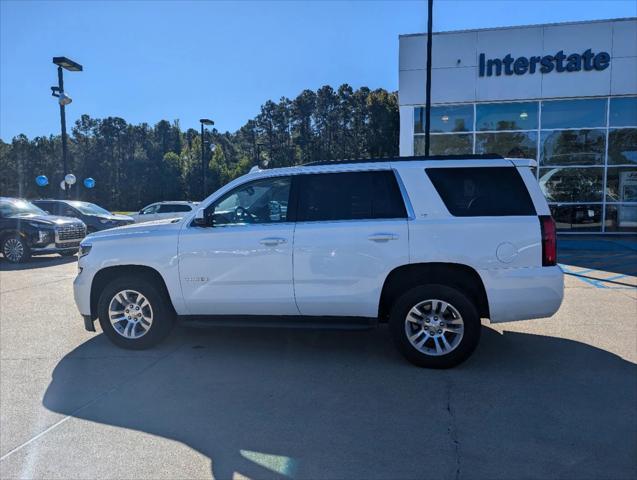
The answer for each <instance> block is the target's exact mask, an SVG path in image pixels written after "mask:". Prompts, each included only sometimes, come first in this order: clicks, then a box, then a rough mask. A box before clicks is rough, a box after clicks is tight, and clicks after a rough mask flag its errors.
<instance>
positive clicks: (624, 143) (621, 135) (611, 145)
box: [608, 128, 637, 165]
mask: <svg viewBox="0 0 637 480" xmlns="http://www.w3.org/2000/svg"><path fill="white" fill-rule="evenodd" d="M608 163H611V164H613V165H630V164H632V163H637V128H620V129H611V130H610V132H609V133H608Z"/></svg>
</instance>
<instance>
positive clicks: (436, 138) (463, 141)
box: [414, 134, 473, 155]
mask: <svg viewBox="0 0 637 480" xmlns="http://www.w3.org/2000/svg"><path fill="white" fill-rule="evenodd" d="M472 144H473V135H472V134H468V135H467V134H460V135H432V136H431V147H430V153H431V155H466V154H471V153H472V150H473V148H472ZM424 154H425V137H424V136H423V135H418V136H416V137H414V155H424Z"/></svg>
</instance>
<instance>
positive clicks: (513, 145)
mask: <svg viewBox="0 0 637 480" xmlns="http://www.w3.org/2000/svg"><path fill="white" fill-rule="evenodd" d="M476 153H496V154H498V155H502V156H503V157H509V158H532V159H535V158H536V156H537V133H535V132H519V133H509V132H506V133H505V132H502V133H478V134H477V135H476Z"/></svg>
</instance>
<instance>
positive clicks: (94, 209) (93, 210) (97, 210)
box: [69, 202, 111, 215]
mask: <svg viewBox="0 0 637 480" xmlns="http://www.w3.org/2000/svg"><path fill="white" fill-rule="evenodd" d="M69 205H71V206H72V207H75V208H77V209H78V210H79V211H80V212H81V213H83V214H84V215H111V212H109V211H108V210H105V209H103V208H102V207H100V206H98V205H95V204H94V203H88V202H69Z"/></svg>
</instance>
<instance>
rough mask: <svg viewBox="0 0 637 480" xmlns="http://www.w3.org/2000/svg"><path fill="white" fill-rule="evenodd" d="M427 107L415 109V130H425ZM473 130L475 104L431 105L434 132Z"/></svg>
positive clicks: (422, 131) (419, 131)
mask: <svg viewBox="0 0 637 480" xmlns="http://www.w3.org/2000/svg"><path fill="white" fill-rule="evenodd" d="M425 123H426V118H425V108H424V107H417V108H415V109H414V131H415V132H416V133H424V132H425ZM471 130H473V105H451V106H444V107H431V131H432V132H470V131H471Z"/></svg>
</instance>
